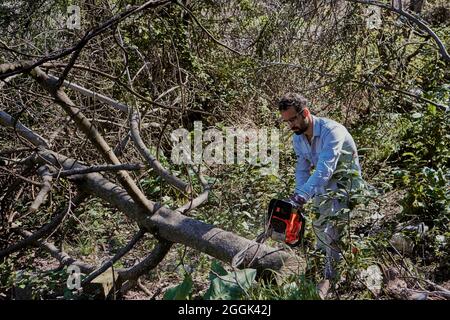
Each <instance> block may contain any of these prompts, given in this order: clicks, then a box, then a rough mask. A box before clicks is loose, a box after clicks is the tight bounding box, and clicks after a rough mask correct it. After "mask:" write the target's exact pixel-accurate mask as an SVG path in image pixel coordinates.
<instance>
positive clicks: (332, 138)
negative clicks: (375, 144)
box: [295, 127, 346, 201]
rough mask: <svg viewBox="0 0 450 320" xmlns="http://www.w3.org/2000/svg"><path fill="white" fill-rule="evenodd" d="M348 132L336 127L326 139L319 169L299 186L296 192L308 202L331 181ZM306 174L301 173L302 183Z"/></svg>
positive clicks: (318, 164) (300, 179)
mask: <svg viewBox="0 0 450 320" xmlns="http://www.w3.org/2000/svg"><path fill="white" fill-rule="evenodd" d="M345 135H346V132H345V130H344V129H342V128H339V127H334V128H332V129H331V130H330V132H329V133H328V134H327V135H326V136H325V137H324V142H323V143H324V144H323V146H324V147H323V150H322V152H321V153H320V155H319V160H318V162H317V168H316V170H315V171H314V173H313V174H312V175H311V176H310V177H309V179H308V180H307V181H306V183H303V184H300V185H297V186H296V188H295V192H296V193H297V194H299V195H300V196H301V197H303V198H304V199H305V200H306V201H308V200H309V199H310V198H311V197H312V196H314V194H315V193H317V192H318V191H319V190H323V189H324V188H325V186H326V185H327V184H328V182H329V181H330V179H331V176H332V175H333V173H334V170H335V169H336V166H337V163H338V160H339V156H340V155H341V151H342V146H343V144H344V140H345ZM303 177H304V173H302V172H300V173H299V181H300V182H301V181H302V178H303Z"/></svg>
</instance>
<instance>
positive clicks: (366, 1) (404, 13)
mask: <svg viewBox="0 0 450 320" xmlns="http://www.w3.org/2000/svg"><path fill="white" fill-rule="evenodd" d="M346 1H349V2H353V3H362V4H368V5H372V6H377V7H380V8H383V9H386V10H389V11H392V12H395V13H397V14H398V15H400V16H403V17H405V18H407V19H408V20H410V21H412V22H414V23H415V24H416V25H417V26H418V27H419V28H420V29H422V30H423V31H425V32H426V33H428V34H429V35H430V36H431V37H432V38H433V40H434V41H435V42H436V44H437V46H438V48H439V53H440V54H441V56H442V58H443V59H444V61H445V62H447V63H449V62H450V55H449V54H448V52H447V49H446V48H445V45H444V43H443V42H442V40H441V39H440V38H439V37H438V36H437V34H436V33H435V32H434V31H433V30H432V29H431V28H430V27H429V26H428V25H427V24H426V23H425V22H424V21H423V20H421V19H419V18H417V17H415V16H414V15H412V14H411V13H409V12H407V11H405V10H403V8H402V6H401V2H400V5H399V6H394V5H392V6H389V5H387V4H385V3H382V2H379V1H373V0H346Z"/></svg>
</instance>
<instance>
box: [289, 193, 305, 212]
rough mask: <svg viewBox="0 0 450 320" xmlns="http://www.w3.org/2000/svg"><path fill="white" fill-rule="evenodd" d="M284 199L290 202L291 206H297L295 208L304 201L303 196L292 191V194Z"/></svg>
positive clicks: (300, 206) (300, 205)
mask: <svg viewBox="0 0 450 320" xmlns="http://www.w3.org/2000/svg"><path fill="white" fill-rule="evenodd" d="M285 201H287V202H289V203H290V204H292V206H293V207H294V208H297V209H299V208H302V207H303V205H304V204H305V203H306V200H305V198H303V197H302V196H301V195H299V194H298V193H294V194H293V195H292V196H290V197H289V198H288V199H286V200H285Z"/></svg>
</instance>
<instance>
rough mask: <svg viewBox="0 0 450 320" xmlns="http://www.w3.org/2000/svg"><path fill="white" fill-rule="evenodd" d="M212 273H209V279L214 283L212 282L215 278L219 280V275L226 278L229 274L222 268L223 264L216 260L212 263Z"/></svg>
mask: <svg viewBox="0 0 450 320" xmlns="http://www.w3.org/2000/svg"><path fill="white" fill-rule="evenodd" d="M211 271H212V272H210V273H209V277H208V279H209V280H210V281H212V280H214V279H215V278H217V275H219V276H225V275H227V274H228V272H227V270H225V269H224V268H223V267H222V266H221V264H220V263H219V262H217V261H216V260H214V261H213V262H212V263H211Z"/></svg>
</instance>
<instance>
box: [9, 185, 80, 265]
mask: <svg viewBox="0 0 450 320" xmlns="http://www.w3.org/2000/svg"><path fill="white" fill-rule="evenodd" d="M86 197H87V195H86V194H85V193H80V194H78V195H76V196H75V198H74V199H73V201H72V199H69V203H68V204H67V206H66V207H65V208H63V209H62V210H59V212H57V213H56V215H55V216H54V217H53V219H52V220H51V221H50V222H49V223H47V224H46V225H44V226H43V227H41V228H39V229H38V230H37V231H35V232H34V233H32V234H30V235H29V236H28V237H27V238H25V239H23V240H21V241H19V242H17V243H15V244H13V245H11V246H9V247H7V248H5V249H2V250H1V251H0V259H3V258H4V257H6V256H8V255H10V254H11V253H13V252H16V251H18V250H20V249H22V248H25V247H27V246H29V245H32V244H33V243H35V242H36V241H37V240H39V239H41V238H42V237H45V236H47V235H49V234H50V233H51V232H53V230H55V229H56V228H57V227H58V226H59V225H60V224H61V223H62V221H63V220H64V217H66V216H67V214H68V213H69V212H70V211H71V210H72V208H76V207H77V206H79V205H80V204H81V203H82V202H83V201H84V200H85V199H86Z"/></svg>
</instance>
